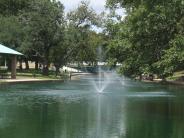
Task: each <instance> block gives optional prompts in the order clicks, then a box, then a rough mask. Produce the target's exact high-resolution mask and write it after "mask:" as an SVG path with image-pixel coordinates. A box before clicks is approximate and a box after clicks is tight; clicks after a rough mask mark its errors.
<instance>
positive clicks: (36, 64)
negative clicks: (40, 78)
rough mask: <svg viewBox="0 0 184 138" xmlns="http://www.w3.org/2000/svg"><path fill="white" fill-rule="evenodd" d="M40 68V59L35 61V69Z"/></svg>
mask: <svg viewBox="0 0 184 138" xmlns="http://www.w3.org/2000/svg"><path fill="white" fill-rule="evenodd" d="M38 68H39V63H38V60H36V61H35V70H38Z"/></svg>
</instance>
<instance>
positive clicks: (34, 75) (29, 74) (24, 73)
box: [17, 69, 68, 79]
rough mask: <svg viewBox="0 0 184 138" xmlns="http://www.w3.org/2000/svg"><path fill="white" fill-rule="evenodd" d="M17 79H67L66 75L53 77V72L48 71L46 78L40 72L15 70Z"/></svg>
mask: <svg viewBox="0 0 184 138" xmlns="http://www.w3.org/2000/svg"><path fill="white" fill-rule="evenodd" d="M17 78H36V79H66V78H68V74H67V73H63V74H59V75H58V76H56V75H55V72H54V71H49V75H48V76H44V75H42V72H41V71H39V70H38V71H36V70H34V69H30V70H17Z"/></svg>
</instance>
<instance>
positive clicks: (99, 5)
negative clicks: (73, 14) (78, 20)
mask: <svg viewBox="0 0 184 138" xmlns="http://www.w3.org/2000/svg"><path fill="white" fill-rule="evenodd" d="M60 1H61V3H63V5H64V6H65V11H66V12H69V11H71V10H73V9H76V8H77V7H78V6H79V4H80V2H81V1H82V0H60ZM105 1H106V0H90V7H92V8H93V9H94V10H95V11H96V12H97V13H101V12H103V11H104V10H105V3H106V2H105Z"/></svg>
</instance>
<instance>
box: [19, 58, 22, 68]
mask: <svg viewBox="0 0 184 138" xmlns="http://www.w3.org/2000/svg"><path fill="white" fill-rule="evenodd" d="M19 64H20V65H19V69H20V70H22V60H20V61H19Z"/></svg>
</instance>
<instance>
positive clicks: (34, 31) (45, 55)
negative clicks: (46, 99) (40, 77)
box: [0, 0, 102, 75]
mask: <svg viewBox="0 0 184 138" xmlns="http://www.w3.org/2000/svg"><path fill="white" fill-rule="evenodd" d="M100 24H101V23H100V15H97V14H96V13H95V11H94V10H93V9H91V8H90V7H89V3H88V2H81V4H80V5H79V7H78V8H77V9H75V10H74V11H71V12H70V13H67V14H66V13H64V6H63V4H62V3H61V2H58V1H56V0H52V1H51V0H1V1H0V43H2V44H4V45H6V46H8V47H10V48H13V49H16V50H18V51H20V52H22V53H23V54H24V56H23V57H20V58H19V62H20V69H22V62H25V63H26V69H29V63H28V61H34V62H35V69H38V68H39V65H42V67H43V74H44V75H48V71H49V66H50V64H51V63H52V64H53V65H54V66H55V68H56V74H57V73H58V72H59V68H61V67H62V66H64V65H66V64H67V63H69V62H77V63H79V64H80V63H83V61H85V62H86V63H88V64H95V63H96V61H97V58H96V57H97V56H96V48H97V47H98V45H99V43H101V39H102V35H101V34H97V33H96V32H95V31H92V29H91V28H92V27H94V26H96V27H99V26H100Z"/></svg>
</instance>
